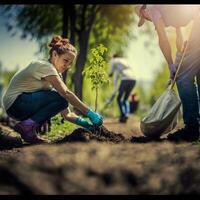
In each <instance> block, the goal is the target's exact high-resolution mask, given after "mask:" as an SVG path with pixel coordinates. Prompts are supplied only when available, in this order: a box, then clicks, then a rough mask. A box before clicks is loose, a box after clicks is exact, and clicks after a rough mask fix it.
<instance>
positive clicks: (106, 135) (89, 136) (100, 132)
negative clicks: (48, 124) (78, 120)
mask: <svg viewBox="0 0 200 200" xmlns="http://www.w3.org/2000/svg"><path fill="white" fill-rule="evenodd" d="M91 140H96V141H100V142H113V143H119V142H126V141H127V140H126V139H125V137H124V136H123V135H122V134H120V133H114V132H112V131H109V130H108V129H107V128H105V127H104V126H102V127H99V128H96V129H95V130H94V131H92V132H89V131H87V130H85V129H83V128H78V129H76V130H74V131H73V132H72V133H71V134H70V135H67V136H65V137H64V138H62V139H59V140H56V141H54V142H53V143H57V144H58V143H65V142H89V141H91Z"/></svg>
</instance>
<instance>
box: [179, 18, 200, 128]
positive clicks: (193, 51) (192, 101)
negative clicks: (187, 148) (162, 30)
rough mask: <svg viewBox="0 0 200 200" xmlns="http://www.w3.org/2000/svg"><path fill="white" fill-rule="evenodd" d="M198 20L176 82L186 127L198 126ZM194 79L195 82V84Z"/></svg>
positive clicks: (199, 31) (199, 78) (199, 51)
mask: <svg viewBox="0 0 200 200" xmlns="http://www.w3.org/2000/svg"><path fill="white" fill-rule="evenodd" d="M199 20H200V18H198V19H197V21H196V22H195V23H194V26H193V30H192V35H191V40H190V43H189V46H188V51H187V52H186V54H185V58H184V60H183V63H182V65H181V68H180V71H179V73H178V77H177V80H176V83H177V88H178V92H179V96H180V99H181V102H182V107H183V120H184V123H185V125H186V126H195V127H196V126H199V118H200V108H199V103H200V99H199V95H200V39H199V35H200V21H199ZM195 79H196V82H195Z"/></svg>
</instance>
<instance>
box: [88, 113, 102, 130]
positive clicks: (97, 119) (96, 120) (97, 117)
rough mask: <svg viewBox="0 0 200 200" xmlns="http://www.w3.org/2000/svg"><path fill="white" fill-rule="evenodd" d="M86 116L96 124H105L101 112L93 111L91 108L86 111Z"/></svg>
mask: <svg viewBox="0 0 200 200" xmlns="http://www.w3.org/2000/svg"><path fill="white" fill-rule="evenodd" d="M86 117H88V118H89V119H90V121H91V122H92V123H93V124H94V125H97V126H101V125H102V124H103V117H102V116H101V115H100V114H99V113H96V112H93V111H92V110H91V109H89V111H88V112H87V113H86Z"/></svg>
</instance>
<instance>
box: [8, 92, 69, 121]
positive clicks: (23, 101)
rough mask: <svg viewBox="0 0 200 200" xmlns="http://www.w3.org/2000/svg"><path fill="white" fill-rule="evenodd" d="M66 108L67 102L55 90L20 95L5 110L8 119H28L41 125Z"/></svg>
mask: <svg viewBox="0 0 200 200" xmlns="http://www.w3.org/2000/svg"><path fill="white" fill-rule="evenodd" d="M67 107H68V102H67V101H66V100H65V99H64V98H63V97H62V96H60V94H59V93H58V92H57V91H55V90H41V91H37V92H31V93H22V94H21V95H19V96H18V97H17V99H16V100H15V102H14V103H13V104H12V105H11V107H10V108H9V109H8V110H7V113H8V115H9V116H10V117H12V118H15V119H17V120H19V121H22V120H26V119H28V118H30V119H32V120H33V121H35V122H37V123H39V124H43V123H44V122H45V121H47V120H49V119H50V118H51V117H53V116H55V115H56V114H57V113H59V112H61V111H62V110H64V109H65V108H67Z"/></svg>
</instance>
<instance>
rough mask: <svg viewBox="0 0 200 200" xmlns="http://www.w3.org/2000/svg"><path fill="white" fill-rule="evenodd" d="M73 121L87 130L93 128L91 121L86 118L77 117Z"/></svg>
mask: <svg viewBox="0 0 200 200" xmlns="http://www.w3.org/2000/svg"><path fill="white" fill-rule="evenodd" d="M75 123H76V124H77V125H79V126H82V127H83V128H85V129H86V130H88V131H92V130H93V129H94V126H93V124H92V123H90V122H88V121H87V120H85V119H83V118H81V117H78V118H77V119H76V121H75Z"/></svg>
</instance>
